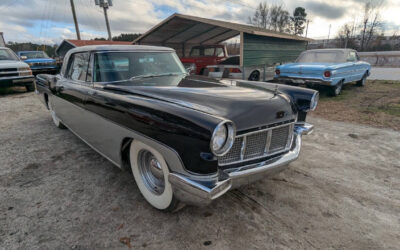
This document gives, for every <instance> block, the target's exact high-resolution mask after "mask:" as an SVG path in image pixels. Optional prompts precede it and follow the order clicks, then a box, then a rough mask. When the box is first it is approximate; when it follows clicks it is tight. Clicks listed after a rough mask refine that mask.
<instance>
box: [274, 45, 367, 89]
mask: <svg viewBox="0 0 400 250" xmlns="http://www.w3.org/2000/svg"><path fill="white" fill-rule="evenodd" d="M370 72H371V65H370V64H369V63H367V62H363V61H360V58H359V56H358V54H357V51H355V50H352V49H316V50H307V51H304V52H303V53H301V54H300V56H299V57H298V58H297V60H296V62H295V63H289V64H284V65H280V66H278V67H277V68H276V70H275V77H274V79H275V80H276V81H279V82H280V83H288V84H305V85H306V86H308V87H312V86H314V85H325V86H329V87H330V94H331V95H332V96H337V95H339V94H340V93H341V91H342V87H343V85H344V84H346V83H350V82H357V85H358V86H364V85H365V82H366V79H367V77H368V76H369V75H370Z"/></svg>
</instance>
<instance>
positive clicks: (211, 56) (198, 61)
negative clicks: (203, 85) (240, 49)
mask: <svg viewBox="0 0 400 250" xmlns="http://www.w3.org/2000/svg"><path fill="white" fill-rule="evenodd" d="M227 57H228V52H227V50H226V47H225V46H224V45H201V46H194V47H193V48H192V49H191V51H190V54H189V56H188V57H183V58H181V61H182V63H183V65H184V66H185V68H186V69H189V70H190V72H191V73H192V74H196V75H202V74H203V72H204V70H205V69H206V67H207V66H208V65H214V64H218V63H219V62H221V61H222V60H224V59H226V58H227Z"/></svg>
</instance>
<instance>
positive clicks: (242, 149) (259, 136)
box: [218, 123, 294, 166]
mask: <svg viewBox="0 0 400 250" xmlns="http://www.w3.org/2000/svg"><path fill="white" fill-rule="evenodd" d="M293 128H294V127H293V123H290V124H285V125H281V126H277V127H271V128H268V129H264V130H260V131H256V132H251V133H247V134H244V135H239V136H237V137H236V139H235V142H234V143H233V146H232V148H231V150H229V152H228V153H227V154H226V155H224V156H220V157H218V164H219V165H220V166H223V165H228V164H234V163H240V162H243V161H249V160H254V159H257V158H262V157H266V156H270V155H273V154H278V153H280V152H283V151H286V150H288V149H289V147H290V145H291V140H292V137H293Z"/></svg>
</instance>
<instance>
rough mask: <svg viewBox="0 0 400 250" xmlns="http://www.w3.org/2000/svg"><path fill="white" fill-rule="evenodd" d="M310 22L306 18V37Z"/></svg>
mask: <svg viewBox="0 0 400 250" xmlns="http://www.w3.org/2000/svg"><path fill="white" fill-rule="evenodd" d="M309 24H310V20H308V19H307V27H306V37H307V35H308V25H309Z"/></svg>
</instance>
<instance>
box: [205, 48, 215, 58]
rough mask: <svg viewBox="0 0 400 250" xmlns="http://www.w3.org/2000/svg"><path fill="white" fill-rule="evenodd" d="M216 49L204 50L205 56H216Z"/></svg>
mask: <svg viewBox="0 0 400 250" xmlns="http://www.w3.org/2000/svg"><path fill="white" fill-rule="evenodd" d="M214 50H215V49H214V48H205V49H204V56H213V55H214Z"/></svg>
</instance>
